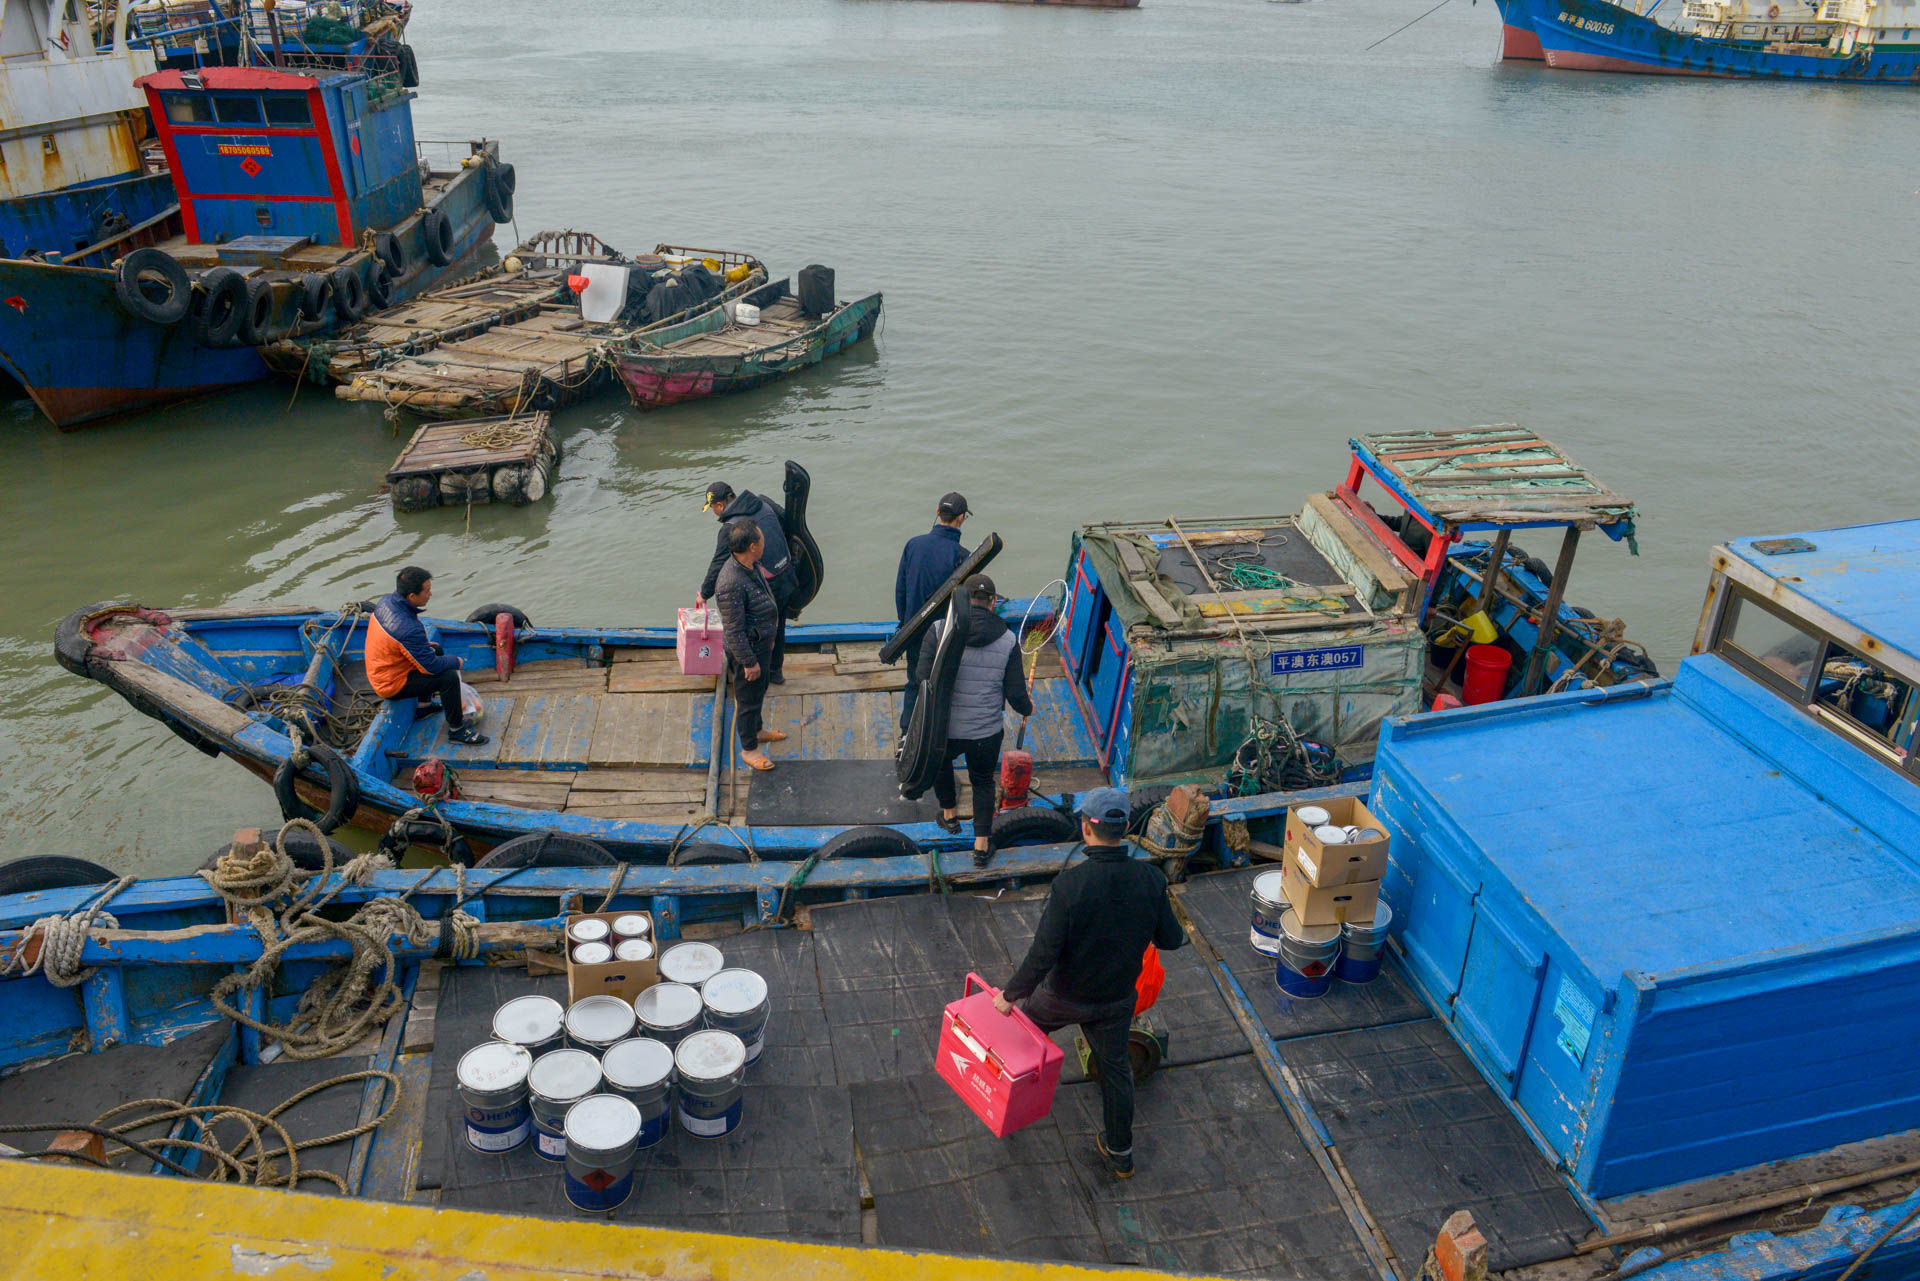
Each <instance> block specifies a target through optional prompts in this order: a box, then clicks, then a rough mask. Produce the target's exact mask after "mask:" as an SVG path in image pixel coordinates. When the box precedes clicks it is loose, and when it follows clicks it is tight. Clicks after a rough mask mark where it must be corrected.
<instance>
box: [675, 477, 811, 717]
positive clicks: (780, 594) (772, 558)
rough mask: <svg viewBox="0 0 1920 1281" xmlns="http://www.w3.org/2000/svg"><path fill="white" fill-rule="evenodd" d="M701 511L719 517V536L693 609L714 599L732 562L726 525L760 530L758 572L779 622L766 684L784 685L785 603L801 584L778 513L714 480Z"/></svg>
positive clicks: (745, 492)
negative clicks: (747, 523)
mask: <svg viewBox="0 0 1920 1281" xmlns="http://www.w3.org/2000/svg"><path fill="white" fill-rule="evenodd" d="M701 510H702V511H710V512H712V513H713V514H714V515H715V516H717V517H719V519H720V533H719V536H718V537H717V538H715V539H714V544H713V561H712V562H711V563H710V564H709V565H708V566H707V576H706V577H705V578H704V579H702V580H701V581H700V594H699V596H697V597H695V598H694V606H695V607H696V608H698V607H699V605H700V604H701V603H702V602H704V601H708V600H711V599H713V589H714V584H715V583H717V582H718V581H719V579H720V571H721V569H723V568H724V567H725V566H726V563H727V562H728V561H729V560H731V559H732V558H733V552H732V551H731V550H730V549H729V548H728V546H727V522H728V521H730V520H738V519H740V518H741V517H743V516H744V517H748V518H750V519H751V520H752V521H753V523H754V524H756V525H758V526H760V536H761V537H762V538H764V539H766V540H767V544H766V550H765V551H763V552H762V553H761V554H760V566H759V571H758V572H759V573H760V574H761V576H762V577H764V578H765V579H766V580H767V587H768V588H769V589H771V590H772V592H773V600H774V603H775V604H776V605H778V606H779V607H780V614H779V621H778V623H777V625H776V627H775V630H774V635H773V658H772V660H771V661H770V662H769V663H768V664H767V683H768V684H770V685H784V684H786V683H787V678H786V676H785V675H784V674H783V673H782V671H781V669H782V668H783V667H784V666H785V665H786V659H787V603H788V602H789V601H791V600H792V599H793V593H794V592H795V591H796V590H797V589H798V588H799V585H800V584H799V578H798V576H796V575H795V574H794V572H793V559H792V557H791V556H789V555H788V554H787V533H786V530H784V529H782V528H781V527H780V509H779V508H778V507H775V506H774V505H773V504H772V503H770V502H768V501H767V500H766V499H764V498H762V497H760V495H758V494H756V493H754V492H753V491H752V490H751V489H743V490H741V491H740V492H739V493H738V494H736V493H734V492H733V486H732V485H729V484H728V483H727V482H726V481H724V480H716V481H714V482H713V483H712V484H711V485H708V486H707V505H706V506H705V507H703V508H701Z"/></svg>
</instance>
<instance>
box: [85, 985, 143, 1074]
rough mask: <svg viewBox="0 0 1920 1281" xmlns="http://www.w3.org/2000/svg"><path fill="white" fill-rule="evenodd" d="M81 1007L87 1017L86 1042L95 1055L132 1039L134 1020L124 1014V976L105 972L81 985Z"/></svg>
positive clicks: (125, 993) (125, 997)
mask: <svg viewBox="0 0 1920 1281" xmlns="http://www.w3.org/2000/svg"><path fill="white" fill-rule="evenodd" d="M80 1005H81V1009H82V1010H83V1011H84V1012H85V1014H86V1018H87V1041H88V1042H89V1046H88V1048H90V1049H91V1050H92V1051H93V1052H94V1053H95V1054H98V1053H99V1052H100V1051H102V1050H104V1049H106V1048H107V1047H108V1046H109V1045H123V1044H125V1043H126V1042H128V1041H130V1040H132V1039H133V1020H132V1019H131V1018H129V1017H128V1015H127V983H126V976H125V975H124V974H123V973H122V972H121V971H120V970H119V969H117V968H116V969H104V970H100V971H98V972H97V973H95V974H93V975H92V976H90V977H89V978H88V979H87V980H86V982H84V983H82V984H81V985H80Z"/></svg>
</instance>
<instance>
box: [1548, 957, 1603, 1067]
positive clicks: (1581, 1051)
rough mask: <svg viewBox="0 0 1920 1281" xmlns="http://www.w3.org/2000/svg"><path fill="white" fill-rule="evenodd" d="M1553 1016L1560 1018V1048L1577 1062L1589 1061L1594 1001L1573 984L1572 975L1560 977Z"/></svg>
mask: <svg viewBox="0 0 1920 1281" xmlns="http://www.w3.org/2000/svg"><path fill="white" fill-rule="evenodd" d="M1553 1017H1554V1018H1556V1019H1558V1020H1560V1036H1559V1038H1558V1039H1559V1042H1560V1048H1561V1049H1563V1050H1565V1051H1566V1052H1567V1053H1568V1054H1569V1055H1570V1056H1572V1058H1573V1061H1574V1062H1575V1063H1585V1062H1586V1061H1587V1042H1588V1041H1589V1040H1591V1039H1592V1037H1593V1002H1592V1001H1590V1000H1588V999H1587V995H1586V993H1584V992H1582V991H1581V990H1580V989H1579V988H1577V987H1575V986H1574V985H1573V979H1572V978H1571V977H1567V976H1562V978H1561V979H1560V995H1559V996H1557V997H1555V998H1554V1001H1553Z"/></svg>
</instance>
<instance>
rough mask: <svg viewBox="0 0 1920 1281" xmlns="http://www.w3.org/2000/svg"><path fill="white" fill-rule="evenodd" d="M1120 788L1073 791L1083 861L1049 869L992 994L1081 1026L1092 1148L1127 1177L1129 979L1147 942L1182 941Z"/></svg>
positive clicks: (1057, 1023)
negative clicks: (1047, 882) (1093, 1118)
mask: <svg viewBox="0 0 1920 1281" xmlns="http://www.w3.org/2000/svg"><path fill="white" fill-rule="evenodd" d="M1128 816H1129V811H1128V807H1127V794H1126V793H1125V792H1124V791H1122V790H1121V789H1119V788H1117V787H1096V788H1094V789H1093V790H1092V791H1090V792H1088V793H1087V794H1086V795H1084V796H1082V797H1081V798H1080V835H1081V838H1082V839H1083V840H1084V842H1085V850H1086V855H1087V857H1086V860H1085V861H1084V862H1081V863H1076V864H1074V865H1073V866H1072V867H1069V868H1068V869H1067V870H1066V871H1064V872H1062V873H1060V875H1059V876H1057V877H1055V878H1054V881H1053V889H1052V890H1051V891H1050V892H1049V893H1048V895H1047V905H1046V907H1045V908H1044V909H1043V910H1042V911H1041V913H1040V924H1039V927H1038V928H1037V929H1035V931H1034V935H1033V943H1032V944H1031V945H1030V946H1029V947H1028V948H1027V956H1026V959H1025V960H1024V961H1022V962H1020V968H1019V970H1018V971H1016V972H1015V973H1014V976H1013V978H1012V979H1011V980H1010V981H1009V982H1008V983H1007V985H1006V987H1005V988H1003V989H1001V991H1000V993H999V995H997V996H995V997H994V998H993V1005H994V1008H995V1009H997V1010H999V1011H1000V1013H1002V1014H1011V1013H1012V1012H1013V1006H1014V1003H1016V1002H1018V1003H1019V1005H1020V1008H1021V1009H1022V1010H1024V1011H1025V1012H1026V1015H1027V1017H1028V1018H1030V1019H1032V1020H1033V1021H1034V1022H1035V1023H1037V1024H1039V1025H1040V1028H1041V1030H1042V1031H1045V1032H1054V1031H1057V1030H1058V1029H1060V1028H1063V1027H1066V1026H1067V1025H1068V1024H1070V1023H1077V1024H1079V1025H1080V1034H1081V1035H1082V1036H1084V1037H1086V1038H1087V1045H1088V1047H1089V1048H1091V1050H1092V1051H1093V1060H1094V1064H1095V1066H1096V1068H1097V1069H1098V1071H1099V1075H1100V1116H1101V1131H1100V1134H1099V1135H1098V1136H1097V1137H1096V1138H1095V1139H1094V1149H1095V1151H1097V1152H1098V1153H1099V1154H1100V1159H1101V1160H1102V1161H1103V1162H1104V1163H1105V1164H1106V1167H1107V1169H1108V1170H1110V1171H1112V1173H1113V1174H1114V1176H1115V1177H1116V1178H1121V1179H1130V1178H1132V1177H1133V1066H1132V1064H1130V1063H1129V1062H1128V1061H1127V1041H1128V1033H1129V1031H1130V1030H1131V1028H1132V1026H1133V1007H1134V1002H1135V1000H1136V999H1137V993H1136V991H1135V987H1134V985H1135V984H1137V983H1138V982H1139V981H1140V969H1141V966H1142V964H1143V963H1144V961H1145V959H1146V952H1147V945H1148V944H1152V945H1153V946H1154V947H1157V948H1159V949H1160V950H1161V951H1163V952H1170V951H1172V950H1173V949H1175V948H1177V947H1180V946H1182V945H1183V944H1184V943H1186V941H1187V934H1186V931H1185V930H1183V929H1181V928H1180V922H1179V920H1178V919H1176V918H1175V917H1174V915H1173V905H1172V904H1171V903H1169V902H1168V901H1167V878H1166V876H1165V875H1164V874H1163V873H1162V872H1161V871H1160V869H1159V868H1157V867H1155V866H1154V865H1153V864H1152V863H1149V862H1147V861H1146V860H1145V859H1137V858H1135V857H1133V850H1132V847H1131V846H1129V845H1128V843H1127V820H1128Z"/></svg>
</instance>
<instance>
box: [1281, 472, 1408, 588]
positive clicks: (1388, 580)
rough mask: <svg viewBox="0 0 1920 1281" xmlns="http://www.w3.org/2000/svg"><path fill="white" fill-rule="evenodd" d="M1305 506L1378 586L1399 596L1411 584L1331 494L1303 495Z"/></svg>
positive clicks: (1394, 562)
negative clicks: (1372, 577)
mask: <svg viewBox="0 0 1920 1281" xmlns="http://www.w3.org/2000/svg"><path fill="white" fill-rule="evenodd" d="M1307 506H1309V507H1311V508H1313V510H1314V511H1315V513H1317V514H1318V515H1319V517H1320V519H1321V520H1323V521H1325V522H1326V524H1327V528H1328V529H1331V530H1332V531H1333V535H1334V537H1336V538H1338V539H1339V540H1340V544H1341V546H1343V547H1345V548H1346V549H1347V550H1348V551H1350V552H1352V553H1353V556H1354V559H1355V560H1357V561H1359V562H1360V564H1361V565H1362V566H1363V567H1364V568H1365V569H1366V571H1367V572H1368V573H1369V574H1372V575H1373V576H1374V578H1375V579H1377V580H1379V583H1380V586H1381V587H1382V588H1384V589H1385V590H1386V591H1387V592H1389V593H1391V594H1392V595H1395V596H1397V595H1399V594H1400V593H1401V592H1403V591H1405V590H1406V589H1407V588H1408V587H1410V586H1412V585H1413V582H1414V580H1413V579H1412V578H1410V577H1408V576H1407V572H1406V571H1405V570H1404V569H1402V568H1401V567H1400V562H1399V561H1397V560H1395V559H1393V557H1391V556H1389V555H1388V554H1387V552H1386V550H1385V549H1384V548H1382V547H1381V546H1380V544H1379V543H1378V542H1376V541H1375V540H1374V538H1373V536H1372V535H1371V534H1369V533H1367V531H1366V530H1364V529H1362V528H1360V524H1359V522H1358V521H1356V520H1354V518H1353V513H1351V512H1349V511H1348V510H1347V508H1346V507H1345V505H1343V504H1342V503H1341V502H1340V500H1339V499H1337V498H1335V497H1334V496H1333V495H1332V494H1327V493H1319V494H1308V495H1307Z"/></svg>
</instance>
